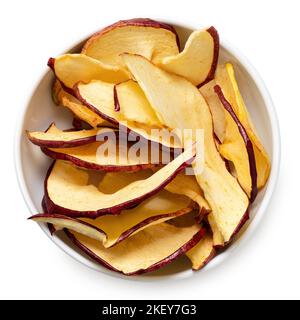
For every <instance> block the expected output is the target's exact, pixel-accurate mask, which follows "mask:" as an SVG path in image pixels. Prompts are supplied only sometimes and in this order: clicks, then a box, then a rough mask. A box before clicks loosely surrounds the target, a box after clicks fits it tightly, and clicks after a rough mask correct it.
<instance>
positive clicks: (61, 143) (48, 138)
mask: <svg viewBox="0 0 300 320" xmlns="http://www.w3.org/2000/svg"><path fill="white" fill-rule="evenodd" d="M112 132H114V130H113V129H111V128H105V127H102V128H94V129H90V130H84V129H83V130H66V131H64V130H60V129H59V128H57V127H56V125H55V123H51V124H50V126H49V127H48V129H46V130H45V131H31V132H30V131H28V130H26V134H27V137H28V139H29V140H30V141H31V142H32V143H33V144H35V145H37V146H39V147H44V148H72V147H79V146H83V145H86V144H89V143H92V142H95V141H97V140H98V139H101V137H104V136H106V135H108V134H109V133H112Z"/></svg>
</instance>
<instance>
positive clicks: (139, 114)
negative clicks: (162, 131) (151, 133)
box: [114, 80, 161, 127]
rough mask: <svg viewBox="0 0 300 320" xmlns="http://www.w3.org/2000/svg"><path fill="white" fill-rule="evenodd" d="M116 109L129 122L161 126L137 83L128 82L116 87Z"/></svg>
mask: <svg viewBox="0 0 300 320" xmlns="http://www.w3.org/2000/svg"><path fill="white" fill-rule="evenodd" d="M114 108H115V110H117V111H118V113H119V114H120V116H123V117H124V119H126V120H128V121H136V122H139V123H143V124H147V125H149V126H151V127H153V126H154V127H155V126H156V127H160V126H161V123H160V122H159V120H158V119H157V116H156V114H155V112H154V110H153V109H152V107H151V105H150V103H149V102H148V100H147V99H146V97H145V95H144V92H143V90H142V89H141V88H140V86H139V85H138V83H137V82H136V81H133V80H128V81H126V82H122V83H119V84H117V85H115V87H114ZM123 108H124V109H123Z"/></svg>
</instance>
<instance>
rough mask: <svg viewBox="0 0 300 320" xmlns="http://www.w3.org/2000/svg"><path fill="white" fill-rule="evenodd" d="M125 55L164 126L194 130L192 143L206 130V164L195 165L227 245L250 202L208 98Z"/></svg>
mask: <svg viewBox="0 0 300 320" xmlns="http://www.w3.org/2000/svg"><path fill="white" fill-rule="evenodd" d="M122 56H123V59H124V61H125V63H126V65H127V67H128V69H129V70H130V72H131V73H132V74H133V76H134V78H135V79H136V80H137V81H138V83H139V85H140V87H141V88H142V89H143V91H144V93H145V95H146V97H147V98H148V100H149V102H150V104H151V105H152V107H153V109H154V110H155V112H156V114H157V117H158V119H159V120H160V121H161V123H163V124H165V125H166V126H167V127H169V128H170V129H175V128H176V129H186V128H189V129H192V130H191V131H192V132H191V135H190V137H189V138H190V140H191V141H194V139H195V137H196V134H195V130H197V129H203V131H204V132H203V133H204V137H205V139H204V146H203V147H204V149H203V153H204V163H203V166H202V165H201V167H202V170H201V172H197V171H198V167H199V166H198V164H199V163H198V162H197V161H195V162H194V163H193V168H194V170H195V171H196V173H195V176H196V179H197V181H198V183H199V185H200V187H201V189H202V190H203V192H204V196H205V199H206V200H207V202H208V203H209V205H210V207H211V210H212V213H213V215H214V218H215V220H216V223H217V225H218V228H219V230H220V231H221V233H222V235H223V236H224V240H225V242H229V241H231V240H232V237H233V235H234V233H235V230H236V228H237V227H238V226H239V225H240V222H241V221H243V218H244V215H245V212H246V211H247V209H248V206H249V200H248V197H247V195H246V194H245V193H244V191H243V189H242V188H241V187H240V185H239V183H238V181H237V180H236V179H235V178H234V177H233V176H232V175H231V174H230V173H229V172H228V170H227V168H226V166H225V163H224V161H223V159H222V158H221V155H220V154H219V152H218V150H217V148H216V145H215V141H214V136H213V125H212V117H211V113H210V110H209V107H208V106H207V103H206V101H205V99H204V98H203V97H202V95H201V93H200V92H199V90H198V89H197V88H196V87H195V86H194V85H193V84H191V83H190V82H189V81H187V80H186V79H184V78H182V77H179V76H177V75H175V74H170V73H167V72H166V71H164V70H162V69H160V68H158V67H157V66H155V65H154V64H153V63H151V62H150V61H148V60H147V59H145V58H144V57H141V56H138V55H130V54H123V55H122ZM197 160H198V159H197Z"/></svg>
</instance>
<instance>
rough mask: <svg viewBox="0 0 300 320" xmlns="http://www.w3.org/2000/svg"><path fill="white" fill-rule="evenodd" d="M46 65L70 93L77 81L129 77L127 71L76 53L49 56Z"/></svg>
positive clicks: (116, 81)
mask: <svg viewBox="0 0 300 320" xmlns="http://www.w3.org/2000/svg"><path fill="white" fill-rule="evenodd" d="M48 66H49V67H50V68H51V69H52V70H53V72H54V74H55V76H56V78H57V79H58V80H59V81H60V83H61V84H62V86H63V88H64V89H65V90H66V91H67V92H68V93H70V94H72V88H73V86H74V85H75V84H76V83H77V82H79V81H82V82H85V83H87V82H90V81H91V80H102V81H106V82H109V83H119V82H122V81H125V80H127V79H129V74H128V72H125V71H123V70H120V69H119V68H118V67H113V66H111V65H106V64H104V63H102V62H101V61H99V60H96V59H93V58H91V57H88V56H86V55H84V54H78V53H73V54H64V55H62V56H59V57H57V58H50V59H49V61H48Z"/></svg>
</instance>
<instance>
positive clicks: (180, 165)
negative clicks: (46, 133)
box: [45, 148, 195, 218]
mask: <svg viewBox="0 0 300 320" xmlns="http://www.w3.org/2000/svg"><path fill="white" fill-rule="evenodd" d="M194 156H195V150H194V148H190V149H188V150H186V151H184V152H183V153H182V154H181V155H179V156H178V157H177V158H176V159H174V160H173V161H171V162H170V163H169V164H167V165H166V166H165V167H163V168H162V169H160V170H159V171H157V172H156V173H154V174H153V175H151V176H150V177H149V178H147V179H144V180H140V181H135V182H133V183H131V184H129V185H127V186H126V187H124V188H122V189H120V190H119V191H117V192H115V193H113V194H104V193H102V192H101V191H99V190H98V189H97V188H96V187H95V186H94V185H89V184H88V183H89V175H88V173H87V172H86V171H83V170H80V169H77V168H75V167H73V166H72V165H70V164H68V163H65V162H63V161H59V160H58V161H56V163H55V164H53V165H52V166H51V167H50V169H49V172H48V174H47V177H46V181H45V199H46V204H47V210H48V212H49V213H59V214H65V215H68V216H73V217H74V216H77V217H90V218H96V217H98V216H100V215H103V214H108V213H110V214H118V213H120V211H121V210H124V209H126V208H129V207H132V206H134V205H136V204H138V203H140V202H142V201H143V200H145V199H147V198H149V197H151V196H153V195H154V194H156V193H158V192H159V191H160V190H161V189H163V188H164V187H165V186H166V185H167V184H168V183H169V182H170V181H172V179H174V178H175V176H176V175H177V174H178V173H179V172H180V171H182V170H183V169H184V168H185V167H186V166H188V165H189V164H190V163H191V161H192V160H193V158H194Z"/></svg>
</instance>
